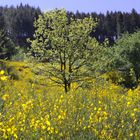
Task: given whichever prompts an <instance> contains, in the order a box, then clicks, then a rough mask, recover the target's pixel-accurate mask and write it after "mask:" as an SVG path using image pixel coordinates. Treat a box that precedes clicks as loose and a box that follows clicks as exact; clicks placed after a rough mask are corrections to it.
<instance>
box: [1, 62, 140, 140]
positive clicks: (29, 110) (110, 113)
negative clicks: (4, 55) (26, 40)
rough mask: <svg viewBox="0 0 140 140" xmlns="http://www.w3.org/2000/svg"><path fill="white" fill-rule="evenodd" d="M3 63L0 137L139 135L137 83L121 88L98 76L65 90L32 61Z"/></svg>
mask: <svg viewBox="0 0 140 140" xmlns="http://www.w3.org/2000/svg"><path fill="white" fill-rule="evenodd" d="M1 64H2V65H1V70H0V139H9V140H14V139H15V140H16V139H17V140H18V139H20V140H23V139H26V140H29V139H30V140H57V139H58V140H85V139H86V140H94V139H95V140H98V139H103V140H104V139H107V140H113V139H114V140H115V139H119V140H121V139H124V140H125V139H126V140H129V139H130V140H131V139H133V140H134V139H135V140H138V139H139V134H140V104H139V103H140V96H139V94H140V88H139V86H138V87H137V88H136V89H134V90H132V89H125V88H123V87H121V86H119V85H116V84H113V83H111V82H110V81H106V80H104V78H99V79H96V80H93V81H92V86H91V88H87V89H80V88H79V89H76V85H73V86H72V90H71V91H70V92H68V93H65V92H64V91H63V88H62V87H59V86H57V85H53V84H52V83H51V81H49V80H48V79H47V77H45V76H43V75H41V74H39V73H38V72H37V71H35V70H34V69H35V67H34V69H33V67H31V64H30V65H29V64H27V63H22V62H12V61H11V62H10V61H1ZM36 67H37V66H36ZM51 85H53V86H51Z"/></svg>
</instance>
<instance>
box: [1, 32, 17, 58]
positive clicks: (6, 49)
mask: <svg viewBox="0 0 140 140" xmlns="http://www.w3.org/2000/svg"><path fill="white" fill-rule="evenodd" d="M15 53H16V48H15V46H14V43H13V42H12V41H11V40H10V39H9V38H8V37H7V34H6V32H5V31H4V30H0V58H4V59H5V58H6V59H10V58H11V56H12V55H14V54H15Z"/></svg>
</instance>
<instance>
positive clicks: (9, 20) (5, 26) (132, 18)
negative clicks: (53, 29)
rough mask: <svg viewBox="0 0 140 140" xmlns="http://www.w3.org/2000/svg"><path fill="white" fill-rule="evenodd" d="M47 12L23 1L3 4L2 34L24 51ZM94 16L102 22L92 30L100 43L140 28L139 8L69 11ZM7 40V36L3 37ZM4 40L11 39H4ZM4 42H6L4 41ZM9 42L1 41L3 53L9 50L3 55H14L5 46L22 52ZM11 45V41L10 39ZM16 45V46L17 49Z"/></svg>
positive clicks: (70, 14)
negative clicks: (22, 2) (87, 11)
mask: <svg viewBox="0 0 140 140" xmlns="http://www.w3.org/2000/svg"><path fill="white" fill-rule="evenodd" d="M42 14H43V12H42V11H41V10H40V8H35V7H32V6H29V5H28V4H27V5H23V4H20V5H19V6H17V7H13V6H11V7H7V6H5V7H0V32H1V34H2V35H1V36H2V37H4V36H5V37H8V38H9V39H10V40H11V41H10V42H12V43H11V46H12V45H14V46H16V47H17V46H19V48H20V49H23V50H24V51H25V50H26V49H27V48H28V47H30V45H29V43H28V42H27V39H28V38H33V34H34V32H35V27H34V21H35V20H37V19H38V17H39V15H42ZM90 16H91V17H92V18H93V19H94V20H96V21H97V22H98V24H97V26H96V27H95V28H94V29H93V31H92V32H91V36H92V37H95V38H96V39H97V40H98V42H99V43H103V42H104V41H105V39H108V40H109V46H110V45H113V44H114V42H115V41H116V39H118V38H120V36H121V35H122V34H123V33H125V32H128V33H133V32H135V31H136V30H137V29H139V28H140V14H139V13H137V11H136V10H135V9H133V10H132V12H130V13H127V12H109V11H108V12H107V13H106V14H102V13H100V14H97V13H95V12H92V13H80V12H78V11H77V12H76V13H73V12H67V17H68V18H69V19H70V18H71V17H74V18H75V19H84V18H85V17H90ZM1 40H3V39H1ZM4 40H7V38H6V39H4ZM1 44H3V43H2V42H1ZM4 45H5V46H2V45H1V48H0V50H1V54H5V55H6V56H5V55H4V56H2V57H1V55H0V58H10V56H9V55H7V54H10V55H12V54H11V53H6V52H4V53H3V52H2V50H3V48H6V49H4V50H9V51H11V50H12V52H18V51H19V50H15V51H14V49H15V47H14V46H13V47H8V49H7V47H6V46H7V45H6V43H5V44H4ZM8 46H9V41H8ZM13 48H14V49H13Z"/></svg>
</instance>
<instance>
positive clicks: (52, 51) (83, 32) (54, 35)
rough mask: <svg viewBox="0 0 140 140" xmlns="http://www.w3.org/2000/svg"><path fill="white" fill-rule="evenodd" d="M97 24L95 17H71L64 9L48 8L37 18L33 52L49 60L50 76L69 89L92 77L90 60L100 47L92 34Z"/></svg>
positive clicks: (41, 59) (38, 56)
mask: <svg viewBox="0 0 140 140" xmlns="http://www.w3.org/2000/svg"><path fill="white" fill-rule="evenodd" d="M95 26H96V23H95V22H94V21H93V18H91V17H87V18H84V19H75V18H74V17H73V16H72V17H71V18H68V17H67V12H66V11H65V10H63V9H62V10H54V11H50V12H47V13H45V14H44V15H42V16H40V17H39V19H38V20H37V21H36V22H35V28H36V31H35V34H34V37H35V38H34V40H32V41H30V42H31V51H30V52H31V54H32V55H34V56H35V57H36V58H38V60H40V61H43V60H48V61H49V66H48V70H47V72H48V73H49V78H50V79H51V80H52V81H54V82H55V83H57V84H59V85H61V86H63V87H64V89H65V92H68V91H69V90H70V89H71V84H72V83H75V82H76V83H80V82H82V81H83V80H86V79H89V77H90V75H89V71H88V66H89V65H88V63H89V62H90V61H91V59H93V58H96V56H97V55H98V51H99V49H98V47H99V45H98V43H97V41H96V40H95V39H94V38H92V37H90V33H91V31H92V30H93V29H94V28H95ZM94 60H95V59H94Z"/></svg>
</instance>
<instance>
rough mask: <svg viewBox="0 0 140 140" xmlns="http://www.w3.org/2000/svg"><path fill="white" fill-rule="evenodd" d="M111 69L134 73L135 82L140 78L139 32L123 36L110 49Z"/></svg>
mask: <svg viewBox="0 0 140 140" xmlns="http://www.w3.org/2000/svg"><path fill="white" fill-rule="evenodd" d="M111 54H112V56H113V57H112V64H111V65H112V67H114V68H118V69H120V71H131V72H132V71H134V74H135V76H136V80H137V82H138V79H139V78H140V72H139V70H140V63H139V62H140V31H138V32H136V33H134V34H124V35H123V36H122V38H121V39H119V40H118V41H117V42H116V44H115V45H114V47H113V48H112V49H111Z"/></svg>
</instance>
